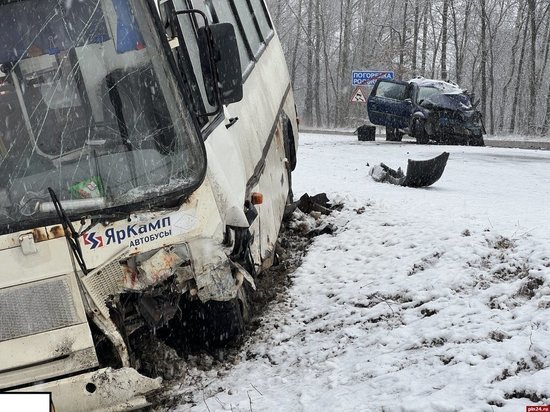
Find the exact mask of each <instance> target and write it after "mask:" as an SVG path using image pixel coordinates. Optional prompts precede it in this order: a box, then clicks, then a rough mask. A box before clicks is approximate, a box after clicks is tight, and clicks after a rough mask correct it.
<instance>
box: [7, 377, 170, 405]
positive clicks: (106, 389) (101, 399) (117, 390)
mask: <svg viewBox="0 0 550 412" xmlns="http://www.w3.org/2000/svg"><path fill="white" fill-rule="evenodd" d="M161 383H162V379H161V378H156V379H152V378H148V377H146V376H143V375H140V374H139V373H138V372H137V371H136V370H135V369H133V368H121V369H112V368H105V369H100V370H98V371H95V372H89V373H85V374H80V375H76V376H73V377H70V378H65V379H60V380H56V381H52V382H48V383H43V384H40V385H36V386H32V387H27V388H22V389H17V390H15V391H13V392H29V391H32V392H51V394H52V398H51V399H52V402H53V404H54V407H55V410H56V411H57V412H65V411H67V412H80V411H82V412H85V411H86V412H91V411H113V412H114V411H129V410H136V409H139V408H144V407H147V406H149V405H150V402H148V401H147V398H146V395H149V394H151V393H153V392H154V391H156V390H158V389H159V388H160V387H161Z"/></svg>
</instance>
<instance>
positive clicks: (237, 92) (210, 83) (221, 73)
mask: <svg viewBox="0 0 550 412" xmlns="http://www.w3.org/2000/svg"><path fill="white" fill-rule="evenodd" d="M197 34H198V42H199V50H200V59H201V66H202V72H203V75H204V79H205V87H206V91H207V96H208V101H209V103H210V104H211V105H213V106H215V105H216V103H218V102H217V99H216V93H218V92H219V99H220V101H219V103H221V104H225V105H227V104H230V103H236V102H239V101H241V100H242V98H243V80H242V79H243V75H242V70H241V60H240V55H239V49H238V45H237V36H236V34H235V29H234V28H233V25H232V24H230V23H216V24H210V25H208V26H203V27H200V28H199V29H198V31H197ZM216 89H218V90H216Z"/></svg>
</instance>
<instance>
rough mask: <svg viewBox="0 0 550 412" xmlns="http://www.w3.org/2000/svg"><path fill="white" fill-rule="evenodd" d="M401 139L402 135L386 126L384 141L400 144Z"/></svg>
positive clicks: (393, 128) (397, 130)
mask: <svg viewBox="0 0 550 412" xmlns="http://www.w3.org/2000/svg"><path fill="white" fill-rule="evenodd" d="M401 139H403V133H401V132H400V131H399V129H396V128H395V127H389V126H386V141H388V142H400V141H401Z"/></svg>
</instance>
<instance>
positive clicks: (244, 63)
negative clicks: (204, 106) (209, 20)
mask: <svg viewBox="0 0 550 412" xmlns="http://www.w3.org/2000/svg"><path fill="white" fill-rule="evenodd" d="M229 1H231V0H218V1H215V2H212V3H214V4H213V8H214V12H215V15H216V19H215V20H216V22H217V23H231V24H232V25H233V27H234V28H235V34H236V35H237V44H238V46H239V56H240V58H241V70H242V72H243V75H244V74H245V73H247V72H248V71H250V70H251V69H252V65H253V62H254V59H253V53H252V49H251V48H250V46H249V45H248V42H247V39H246V38H245V37H244V34H243V31H242V30H243V27H242V24H239V21H238V20H237V19H236V17H235V14H234V12H233V10H232V9H231V5H230V4H229ZM211 7H212V6H211Z"/></svg>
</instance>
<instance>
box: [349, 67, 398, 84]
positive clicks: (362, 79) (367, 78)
mask: <svg viewBox="0 0 550 412" xmlns="http://www.w3.org/2000/svg"><path fill="white" fill-rule="evenodd" d="M394 78H395V73H394V72H392V71H373V70H369V71H355V70H354V71H353V72H352V81H351V84H352V86H374V83H376V80H378V79H386V80H393V79H394Z"/></svg>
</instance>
